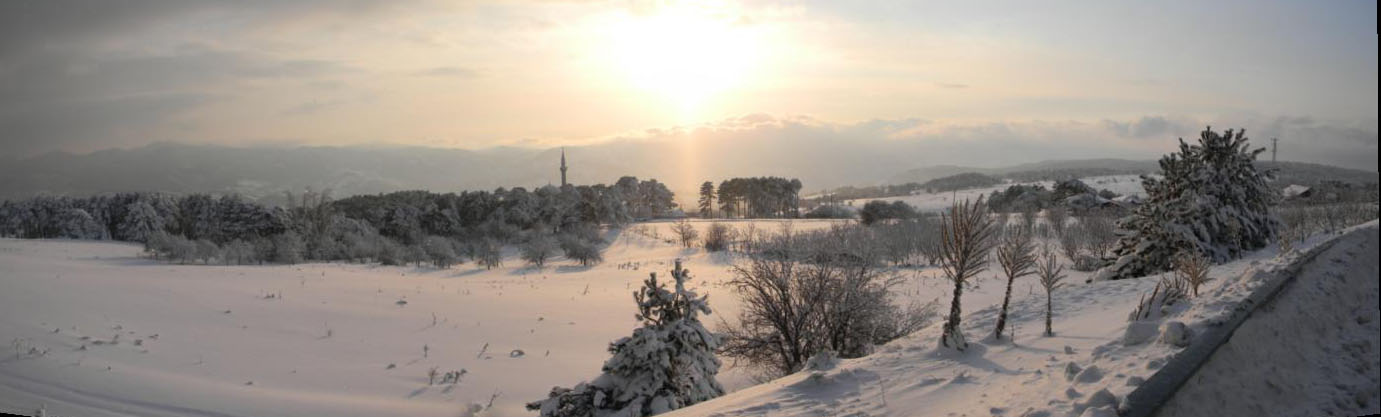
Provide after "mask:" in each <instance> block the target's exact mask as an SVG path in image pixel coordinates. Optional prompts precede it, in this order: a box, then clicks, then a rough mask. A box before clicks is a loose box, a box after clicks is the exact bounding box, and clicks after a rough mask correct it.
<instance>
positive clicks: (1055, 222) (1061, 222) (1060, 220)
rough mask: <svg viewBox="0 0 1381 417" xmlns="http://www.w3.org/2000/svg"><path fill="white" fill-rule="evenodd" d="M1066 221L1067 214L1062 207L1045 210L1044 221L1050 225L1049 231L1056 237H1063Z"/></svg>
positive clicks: (1067, 218) (1056, 206)
mask: <svg viewBox="0 0 1381 417" xmlns="http://www.w3.org/2000/svg"><path fill="white" fill-rule="evenodd" d="M1067 220H1069V212H1068V211H1065V208H1064V207H1060V206H1059V205H1055V206H1051V207H1050V208H1048V209H1045V221H1046V222H1049V223H1050V231H1051V232H1053V233H1055V236H1056V237H1059V236H1064V233H1065V222H1066V221H1067Z"/></svg>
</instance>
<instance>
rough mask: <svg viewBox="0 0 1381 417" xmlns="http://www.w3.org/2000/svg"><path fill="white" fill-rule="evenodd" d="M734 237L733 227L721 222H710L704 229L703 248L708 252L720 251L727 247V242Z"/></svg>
mask: <svg viewBox="0 0 1381 417" xmlns="http://www.w3.org/2000/svg"><path fill="white" fill-rule="evenodd" d="M733 239H734V229H733V228H732V227H729V226H728V225H725V224H723V223H719V222H715V223H711V224H710V227H708V228H706V229H705V239H704V241H703V243H704V244H705V250H707V251H710V252H721V251H725V250H728V249H729V243H730V242H732V241H733Z"/></svg>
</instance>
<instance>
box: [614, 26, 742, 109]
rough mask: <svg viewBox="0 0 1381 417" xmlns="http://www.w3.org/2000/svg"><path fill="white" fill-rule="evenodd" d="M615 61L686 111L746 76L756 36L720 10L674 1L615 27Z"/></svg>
mask: <svg viewBox="0 0 1381 417" xmlns="http://www.w3.org/2000/svg"><path fill="white" fill-rule="evenodd" d="M611 29H612V30H611V32H610V33H611V34H612V36H613V39H612V40H611V44H612V45H611V48H610V49H609V52H610V53H611V55H612V56H611V60H612V61H613V62H611V64H612V65H613V66H614V70H615V72H617V73H618V76H620V77H622V78H623V79H624V80H626V82H627V83H628V84H629V85H630V86H631V87H633V88H636V89H639V90H643V91H648V92H652V93H656V94H659V95H662V96H664V97H665V98H666V99H668V100H669V101H670V102H671V103H673V104H675V105H677V106H679V107H680V110H681V111H682V112H683V113H686V112H694V111H696V110H698V109H699V108H700V107H701V106H703V105H704V104H705V102H706V101H707V100H709V99H711V98H712V97H714V96H715V95H718V94H721V93H724V92H726V91H728V90H731V89H733V88H735V87H737V86H739V85H742V83H744V82H746V81H747V78H748V73H749V72H750V70H751V69H752V67H753V66H754V64H755V63H756V58H757V57H758V54H757V51H756V49H757V42H756V40H757V39H756V36H754V33H753V31H752V29H751V28H750V27H747V25H743V24H740V23H739V21H738V20H737V19H734V18H731V17H727V16H726V14H725V13H722V11H721V10H710V9H706V8H703V7H692V6H672V7H665V8H663V9H662V10H659V11H657V12H656V13H651V14H648V15H641V16H626V17H625V18H623V19H619V20H618V21H616V22H615V23H614V24H613V27H612V28H611Z"/></svg>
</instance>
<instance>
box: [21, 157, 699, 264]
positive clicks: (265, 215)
mask: <svg viewBox="0 0 1381 417" xmlns="http://www.w3.org/2000/svg"><path fill="white" fill-rule="evenodd" d="M673 197H674V196H673V194H672V193H671V191H669V190H668V189H667V188H666V186H665V185H663V184H661V183H658V182H657V181H656V180H646V181H639V180H638V179H637V178H634V177H623V178H621V179H619V181H618V182H617V183H616V184H614V185H612V186H607V185H603V184H600V185H593V186H565V187H560V188H558V187H552V186H547V187H542V188H539V189H537V190H535V191H531V192H529V191H527V190H526V189H523V188H513V189H508V190H505V189H502V188H501V189H498V190H495V191H493V192H486V191H479V192H462V193H460V194H454V193H446V194H438V193H432V192H426V191H403V192H396V193H390V194H380V195H371V196H356V197H350V198H346V199H343V200H337V201H332V200H331V198H330V194H329V192H326V193H314V192H310V191H309V192H307V193H305V194H303V195H301V196H293V195H291V194H289V195H288V196H287V201H288V206H287V207H266V206H263V205H260V204H256V203H252V202H248V201H245V200H243V199H241V198H240V197H238V196H234V195H227V196H221V197H213V196H210V195H207V194H192V195H186V196H180V197H179V196H172V195H168V194H161V193H121V194H112V195H106V196H96V197H88V198H70V197H37V198H33V199H29V200H22V201H5V202H3V203H0V236H9V237H20V238H71V239H110V240H121V241H133V242H144V243H145V244H146V246H147V247H148V249H149V250H150V252H151V253H153V254H154V255H155V256H158V257H163V258H166V259H169V260H175V261H180V262H189V261H202V262H208V263H209V262H210V261H211V260H212V259H215V260H219V261H220V262H224V263H262V262H282V263H293V262H300V261H303V260H328V261H335V260H348V261H362V262H368V261H378V262H382V263H386V264H408V263H417V264H421V263H431V264H434V265H436V266H438V267H448V266H450V265H453V264H456V263H460V262H462V261H463V260H464V259H465V258H470V259H474V260H475V261H476V262H478V263H479V264H480V265H481V266H485V267H489V268H492V267H494V266H498V265H499V263H500V262H501V257H500V256H499V249H500V248H501V247H502V245H504V244H522V245H523V246H524V249H525V251H524V254H525V255H530V256H526V257H525V260H527V261H528V262H530V263H533V264H536V265H538V266H540V265H541V264H543V263H545V261H546V260H547V259H549V258H550V257H551V256H552V254H553V253H554V252H555V250H554V249H552V248H559V249H561V250H562V251H563V252H564V253H565V255H566V256H567V257H568V258H571V259H574V260H577V261H579V262H580V263H582V264H585V265H589V264H591V263H597V262H599V261H600V260H601V259H600V254H599V245H601V244H602V243H603V241H602V239H601V236H600V233H599V225H602V224H610V225H620V224H623V223H627V222H629V221H632V220H633V219H635V218H642V217H658V216H667V215H670V214H671V213H672V210H674V209H675V207H676V205H675V203H674V202H673Z"/></svg>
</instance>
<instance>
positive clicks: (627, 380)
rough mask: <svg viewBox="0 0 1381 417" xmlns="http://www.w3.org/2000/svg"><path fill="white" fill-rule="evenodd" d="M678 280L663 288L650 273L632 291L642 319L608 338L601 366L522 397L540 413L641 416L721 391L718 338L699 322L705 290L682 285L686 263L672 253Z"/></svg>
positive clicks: (705, 310)
mask: <svg viewBox="0 0 1381 417" xmlns="http://www.w3.org/2000/svg"><path fill="white" fill-rule="evenodd" d="M671 275H672V277H674V278H675V279H676V286H675V288H673V289H672V290H667V288H666V287H665V285H663V284H662V283H659V282H657V274H656V273H652V274H651V277H649V278H648V279H647V280H646V281H643V287H642V288H640V289H639V290H638V292H636V293H634V294H633V299H634V300H635V301H637V303H638V314H637V316H636V317H637V318H638V320H641V321H642V322H643V326H642V327H641V328H638V329H636V330H634V331H633V335H632V336H630V337H625V338H623V339H619V340H618V341H615V342H614V343H612V344H610V345H609V352H610V353H611V354H612V355H613V356H612V357H610V358H609V360H608V361H606V362H604V367H603V373H601V374H600V375H599V376H598V377H596V378H595V379H594V380H592V381H590V382H582V383H580V384H579V385H576V386H575V387H574V388H563V387H555V388H552V390H551V393H550V394H549V395H548V397H547V398H546V399H544V400H540V401H534V402H531V403H528V404H527V408H528V409H529V410H535V411H538V412H539V413H540V415H541V416H542V417H615V416H618V417H640V416H650V415H654V414H658V413H663V412H667V411H671V410H675V409H678V408H681V407H686V406H689V405H692V404H695V403H699V402H701V401H706V400H709V399H712V398H715V397H718V396H720V395H723V394H724V388H723V387H721V386H720V385H719V382H718V381H716V380H715V375H716V374H718V373H719V365H720V363H719V359H716V358H715V356H714V351H715V348H716V347H718V345H719V340H718V339H717V338H716V337H715V335H714V334H712V333H710V331H709V330H706V329H705V326H704V325H703V324H701V323H700V319H699V315H700V314H710V306H709V303H708V302H707V301H706V298H705V297H704V296H699V295H696V293H695V292H694V291H690V290H688V289H686V286H685V283H686V280H687V279H688V278H689V277H690V271H687V270H684V269H682V268H681V261H680V260H677V261H676V265H675V269H673V270H672V272H671Z"/></svg>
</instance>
